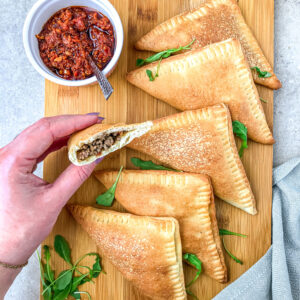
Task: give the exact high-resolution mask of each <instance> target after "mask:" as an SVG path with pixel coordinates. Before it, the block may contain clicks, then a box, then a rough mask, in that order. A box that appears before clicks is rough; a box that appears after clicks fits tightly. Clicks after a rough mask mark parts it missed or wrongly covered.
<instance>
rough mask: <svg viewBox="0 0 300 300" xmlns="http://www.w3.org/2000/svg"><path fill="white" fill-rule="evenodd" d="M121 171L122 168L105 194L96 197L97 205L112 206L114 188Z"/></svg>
mask: <svg viewBox="0 0 300 300" xmlns="http://www.w3.org/2000/svg"><path fill="white" fill-rule="evenodd" d="M122 170H123V166H122V167H121V168H120V171H119V173H118V176H117V178H116V181H115V182H114V184H113V185H112V186H111V187H110V188H109V189H108V190H107V191H106V192H105V193H103V194H101V195H99V196H98V197H97V199H96V202H97V203H98V204H100V205H103V206H111V205H112V203H113V201H114V199H115V193H116V188H117V184H118V182H119V178H120V175H121V172H122Z"/></svg>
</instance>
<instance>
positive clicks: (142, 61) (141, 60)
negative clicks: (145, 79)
mask: <svg viewBox="0 0 300 300" xmlns="http://www.w3.org/2000/svg"><path fill="white" fill-rule="evenodd" d="M145 63H146V62H145V60H144V59H141V58H138V59H137V60H136V65H137V66H138V67H141V66H142V65H144V64H145Z"/></svg>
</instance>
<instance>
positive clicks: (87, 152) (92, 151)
mask: <svg viewBox="0 0 300 300" xmlns="http://www.w3.org/2000/svg"><path fill="white" fill-rule="evenodd" d="M123 134H124V132H112V133H110V134H106V135H103V136H101V137H99V138H97V139H96V140H94V141H93V142H92V143H90V144H84V145H82V146H81V148H80V149H79V150H78V151H77V158H78V160H85V159H86V158H88V157H90V156H92V155H98V154H100V153H101V152H102V151H103V150H108V149H109V148H110V147H111V146H112V145H113V144H114V143H115V142H117V141H120V140H121V137H122V135H123Z"/></svg>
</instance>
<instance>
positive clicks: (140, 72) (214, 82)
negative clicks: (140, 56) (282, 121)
mask: <svg viewBox="0 0 300 300" xmlns="http://www.w3.org/2000/svg"><path fill="white" fill-rule="evenodd" d="M157 68H158V62H155V63H153V64H151V65H147V66H144V67H142V68H139V69H137V70H134V71H132V72H130V73H129V74H128V75H127V79H128V81H129V82H130V83H132V84H134V85H135V86H137V87H139V88H141V89H143V90H144V91H146V92H147V93H149V94H151V95H152V96H154V97H156V98H158V99H161V100H163V101H165V102H167V103H169V104H170V105H172V106H174V107H176V108H178V109H180V110H191V109H198V108H203V107H206V106H210V105H214V104H218V103H226V104H227V105H228V107H229V109H230V112H231V116H232V119H233V120H238V121H240V122H242V123H243V124H245V126H246V127H247V128H248V135H249V137H250V138H251V139H252V140H254V141H257V142H259V143H263V144H272V143H273V142H274V139H273V137H272V133H271V131H270V129H269V126H268V124H267V121H266V117H265V114H264V111H263V107H262V105H261V101H260V99H259V95H258V92H257V89H256V86H255V84H254V82H253V79H252V76H251V72H250V69H249V66H248V63H247V61H246V59H245V56H244V54H243V51H242V48H241V46H240V43H239V42H238V41H237V40H232V39H230V40H227V41H224V42H220V43H216V44H212V45H209V46H207V47H204V48H202V49H196V50H193V51H188V52H186V53H183V54H178V55H175V56H172V57H169V58H167V59H164V60H162V61H161V63H160V68H159V76H158V77H157V78H155V80H154V81H150V80H149V78H148V76H147V74H146V70H147V69H149V70H151V71H152V72H153V74H154V73H155V72H156V69H157Z"/></svg>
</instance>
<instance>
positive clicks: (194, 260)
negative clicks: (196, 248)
mask: <svg viewBox="0 0 300 300" xmlns="http://www.w3.org/2000/svg"><path fill="white" fill-rule="evenodd" d="M183 259H184V260H186V261H187V262H188V263H189V264H191V265H192V266H194V267H195V268H196V269H197V270H198V272H197V273H196V276H195V277H194V279H193V280H192V281H191V282H190V283H188V284H187V285H186V288H188V287H190V286H191V285H192V284H193V283H194V282H195V281H196V280H197V279H198V277H199V276H200V274H201V272H202V262H201V260H200V259H199V258H198V257H197V255H195V254H192V253H185V254H184V255H183Z"/></svg>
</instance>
